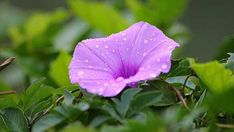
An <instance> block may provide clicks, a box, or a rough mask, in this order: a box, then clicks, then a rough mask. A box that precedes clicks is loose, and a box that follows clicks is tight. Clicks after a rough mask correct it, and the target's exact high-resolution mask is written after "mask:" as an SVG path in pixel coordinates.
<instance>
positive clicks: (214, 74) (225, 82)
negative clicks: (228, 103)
mask: <svg viewBox="0 0 234 132" xmlns="http://www.w3.org/2000/svg"><path fill="white" fill-rule="evenodd" d="M192 68H193V70H194V71H195V72H196V74H197V75H198V76H199V77H200V78H201V80H202V81H203V82H204V83H205V84H206V85H207V87H208V88H209V89H210V90H211V91H213V92H215V93H220V92H223V91H225V90H228V89H230V88H232V87H233V86H234V76H233V74H232V72H231V71H230V70H228V69H225V67H224V65H222V64H220V63H218V62H217V61H213V62H209V63H205V64H196V63H194V64H192Z"/></svg>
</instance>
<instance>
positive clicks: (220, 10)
mask: <svg viewBox="0 0 234 132" xmlns="http://www.w3.org/2000/svg"><path fill="white" fill-rule="evenodd" d="M233 5H234V1H233V0H49V1H48V0H1V1H0V59H1V60H3V59H5V58H7V57H10V56H15V57H17V61H16V62H15V64H14V65H11V66H10V67H9V68H8V70H7V71H6V70H4V71H3V72H1V75H0V85H4V86H10V87H14V88H18V89H22V88H24V87H25V86H27V85H29V84H30V82H31V81H32V80H34V79H36V78H39V77H43V76H44V77H47V78H48V81H49V83H51V84H52V85H54V86H59V85H64V84H66V83H69V80H68V77H67V71H66V70H67V69H65V68H64V69H61V67H65V66H66V65H65V66H61V67H59V66H57V67H56V64H57V65H59V64H62V65H63V64H66V63H68V62H69V59H70V55H71V53H72V51H73V47H74V46H75V44H76V43H77V42H78V41H80V40H82V39H86V38H90V37H101V36H105V35H108V34H111V33H113V32H118V31H120V30H122V29H124V28H126V27H128V26H129V25H130V24H132V23H134V22H137V21H140V20H144V21H147V22H149V23H151V24H153V25H155V26H157V27H159V28H160V29H161V30H163V31H164V32H165V33H166V34H167V35H168V36H170V37H172V38H173V39H175V40H176V41H178V42H179V43H180V44H181V45H182V46H181V48H180V49H178V51H177V52H176V53H175V56H176V57H193V58H196V59H198V60H199V61H208V60H213V59H219V60H220V59H221V58H225V57H228V55H227V54H226V53H228V52H233V50H234V39H233V34H234V15H233V13H234V8H233ZM58 58H59V59H58ZM55 60H59V61H60V62H58V61H57V62H56V63H55ZM53 64H54V65H53ZM67 65H68V64H67ZM56 70H57V71H56ZM63 71H64V72H63ZM56 72H58V73H56ZM61 76H65V77H61ZM3 82H4V83H3Z"/></svg>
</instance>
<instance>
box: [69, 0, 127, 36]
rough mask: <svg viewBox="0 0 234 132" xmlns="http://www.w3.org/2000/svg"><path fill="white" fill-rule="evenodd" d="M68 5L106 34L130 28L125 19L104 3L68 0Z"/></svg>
mask: <svg viewBox="0 0 234 132" xmlns="http://www.w3.org/2000/svg"><path fill="white" fill-rule="evenodd" d="M68 4H69V6H70V7H71V9H72V10H73V11H74V12H75V14H76V15H77V16H79V17H80V18H82V19H83V20H85V21H87V22H88V23H89V24H90V25H92V26H93V27H95V28H97V29H99V30H101V31H102V32H103V33H105V34H111V33H113V32H118V31H121V30H123V29H124V28H126V27H127V26H128V23H127V20H126V19H125V18H123V17H122V16H121V15H120V14H119V13H118V12H117V11H116V10H115V9H113V8H111V7H109V6H108V5H106V4H104V3H101V2H92V3H91V2H86V1H84V0H76V1H74V0H68Z"/></svg>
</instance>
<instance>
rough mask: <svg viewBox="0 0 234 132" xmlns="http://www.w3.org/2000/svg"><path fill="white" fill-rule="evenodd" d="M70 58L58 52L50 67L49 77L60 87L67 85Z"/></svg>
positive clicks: (68, 82) (64, 53)
mask: <svg viewBox="0 0 234 132" xmlns="http://www.w3.org/2000/svg"><path fill="white" fill-rule="evenodd" d="M70 60H71V56H70V55H69V54H67V53H66V52H64V51H62V52H60V54H59V56H58V57H57V58H56V60H54V61H53V62H52V63H51V65H50V72H49V74H50V76H51V77H52V79H53V80H54V81H55V82H56V83H57V84H58V85H60V86H64V85H69V84H70V81H69V77H68V66H69V63H70Z"/></svg>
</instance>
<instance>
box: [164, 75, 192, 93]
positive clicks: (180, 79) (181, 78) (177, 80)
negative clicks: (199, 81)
mask: <svg viewBox="0 0 234 132" xmlns="http://www.w3.org/2000/svg"><path fill="white" fill-rule="evenodd" d="M186 78H187V76H176V77H169V78H167V79H166V82H168V83H171V84H181V85H183V84H184V83H185V81H186ZM185 86H186V87H188V88H190V89H193V90H195V87H196V85H195V84H194V83H193V82H192V81H191V80H190V79H188V80H187V82H186V85H185Z"/></svg>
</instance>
